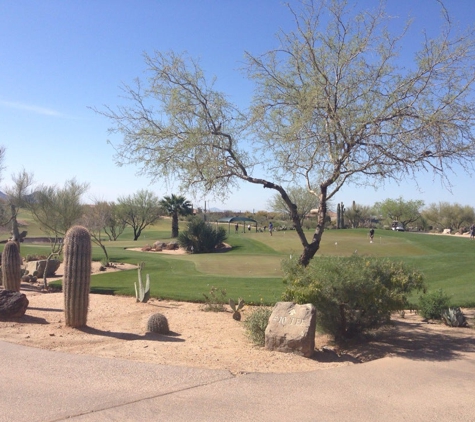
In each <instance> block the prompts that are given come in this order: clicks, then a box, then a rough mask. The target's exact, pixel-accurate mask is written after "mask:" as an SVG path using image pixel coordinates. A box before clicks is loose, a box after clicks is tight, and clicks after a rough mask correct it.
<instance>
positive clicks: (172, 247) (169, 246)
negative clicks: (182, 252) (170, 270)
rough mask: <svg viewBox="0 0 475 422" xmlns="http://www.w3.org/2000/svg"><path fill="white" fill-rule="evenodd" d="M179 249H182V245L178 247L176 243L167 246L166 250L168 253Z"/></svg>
mask: <svg viewBox="0 0 475 422" xmlns="http://www.w3.org/2000/svg"><path fill="white" fill-rule="evenodd" d="M179 247H180V245H178V243H176V242H170V243H168V244H167V245H166V249H167V250H168V251H174V250H176V249H178V248H179Z"/></svg>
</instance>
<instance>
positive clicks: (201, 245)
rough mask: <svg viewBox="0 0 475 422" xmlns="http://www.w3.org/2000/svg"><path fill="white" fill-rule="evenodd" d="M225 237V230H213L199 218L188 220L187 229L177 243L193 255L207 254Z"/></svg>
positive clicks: (220, 228) (219, 228)
mask: <svg viewBox="0 0 475 422" xmlns="http://www.w3.org/2000/svg"><path fill="white" fill-rule="evenodd" d="M226 237H227V234H226V230H225V229H224V228H223V227H218V228H216V229H215V228H214V227H213V226H212V225H211V224H208V223H207V222H205V221H203V220H202V219H201V218H199V217H193V218H191V219H190V220H189V222H188V227H187V229H186V230H184V231H183V232H181V233H180V235H179V236H178V243H179V244H180V246H181V247H183V248H185V249H187V250H192V251H193V253H207V252H213V251H214V250H215V248H216V246H218V245H219V244H220V243H222V242H224V241H225V240H226Z"/></svg>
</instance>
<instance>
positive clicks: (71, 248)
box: [63, 226, 91, 327]
mask: <svg viewBox="0 0 475 422" xmlns="http://www.w3.org/2000/svg"><path fill="white" fill-rule="evenodd" d="M90 284H91V235H90V234H89V231H88V230H87V229H86V228H85V227H82V226H74V227H71V228H70V229H69V230H68V232H67V233H66V236H65V237H64V277H63V291H64V314H65V323H66V325H67V326H69V327H83V326H84V325H86V322H87V309H88V306H89V286H90Z"/></svg>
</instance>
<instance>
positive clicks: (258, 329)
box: [244, 306, 272, 346]
mask: <svg viewBox="0 0 475 422" xmlns="http://www.w3.org/2000/svg"><path fill="white" fill-rule="evenodd" d="M271 314H272V309H271V308H268V307H266V306H258V307H257V308H255V309H254V310H253V311H252V313H251V314H250V315H249V316H248V317H247V318H246V319H245V320H244V327H245V328H246V335H247V337H248V338H249V340H251V341H252V342H253V343H254V344H255V345H256V346H264V344H265V339H266V328H267V324H269V318H270V316H271Z"/></svg>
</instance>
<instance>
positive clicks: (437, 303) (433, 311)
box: [418, 289, 450, 319]
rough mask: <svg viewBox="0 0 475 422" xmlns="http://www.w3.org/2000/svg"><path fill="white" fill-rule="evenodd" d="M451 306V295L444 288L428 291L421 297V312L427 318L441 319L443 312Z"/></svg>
mask: <svg viewBox="0 0 475 422" xmlns="http://www.w3.org/2000/svg"><path fill="white" fill-rule="evenodd" d="M449 306H450V297H449V296H448V295H447V294H446V293H445V292H444V291H443V290H442V289H439V290H436V291H435V292H431V293H427V294H426V295H423V296H421V297H420V298H419V306H418V308H419V314H420V315H421V316H422V317H423V318H425V319H441V316H442V312H443V311H444V310H445V309H447V308H448V307H449Z"/></svg>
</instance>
